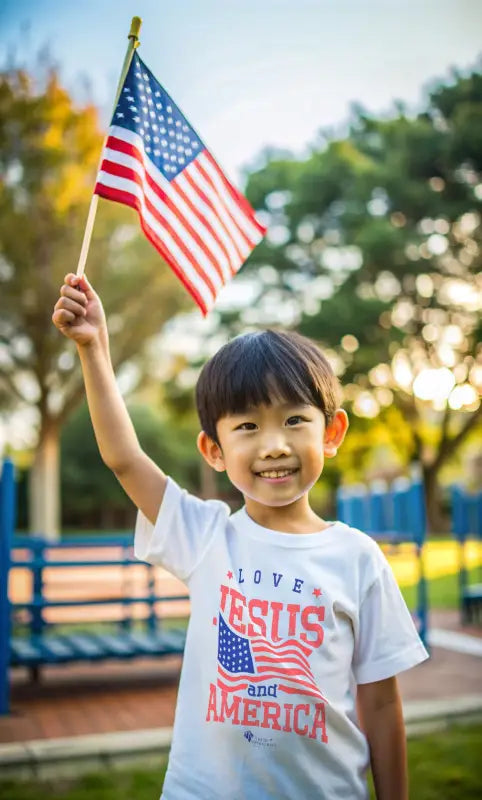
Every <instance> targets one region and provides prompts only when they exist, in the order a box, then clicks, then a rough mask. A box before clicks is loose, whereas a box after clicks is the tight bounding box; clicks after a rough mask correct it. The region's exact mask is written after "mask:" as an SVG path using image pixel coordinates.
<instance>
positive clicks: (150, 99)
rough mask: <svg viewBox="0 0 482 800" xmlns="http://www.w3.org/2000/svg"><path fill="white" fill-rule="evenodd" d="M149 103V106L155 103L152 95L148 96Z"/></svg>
mask: <svg viewBox="0 0 482 800" xmlns="http://www.w3.org/2000/svg"><path fill="white" fill-rule="evenodd" d="M147 105H148V106H152V105H154V100H153V99H152V97H148V98H147Z"/></svg>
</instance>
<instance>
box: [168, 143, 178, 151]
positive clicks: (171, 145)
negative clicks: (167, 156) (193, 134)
mask: <svg viewBox="0 0 482 800" xmlns="http://www.w3.org/2000/svg"><path fill="white" fill-rule="evenodd" d="M169 147H170V148H171V150H175V149H176V145H175V143H174V142H171V144H170V145H169Z"/></svg>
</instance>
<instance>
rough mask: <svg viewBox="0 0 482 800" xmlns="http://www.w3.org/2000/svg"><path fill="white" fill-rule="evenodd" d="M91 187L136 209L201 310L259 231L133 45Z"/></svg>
mask: <svg viewBox="0 0 482 800" xmlns="http://www.w3.org/2000/svg"><path fill="white" fill-rule="evenodd" d="M94 192H95V194H98V195H100V196H101V197H105V198H107V199H108V200H115V201H117V202H119V203H124V204H125V205H128V206H131V207H132V208H135V209H136V210H137V212H138V214H139V219H140V223H141V227H142V230H143V231H144V233H145V235H146V237H147V238H148V239H149V241H150V242H151V243H152V244H153V245H154V247H155V248H156V249H157V250H158V251H159V253H160V254H161V256H162V257H163V258H164V259H165V260H166V262H167V263H168V264H169V265H170V267H171V268H172V269H173V271H174V272H175V274H176V275H177V277H178V278H179V279H180V280H181V281H182V282H183V284H184V286H185V287H186V289H187V290H188V292H190V294H191V295H192V297H193V298H194V300H195V301H196V303H197V304H198V305H199V307H200V309H201V311H202V313H203V314H206V313H207V312H208V311H209V309H211V308H212V306H213V304H214V302H215V299H216V297H217V295H218V293H219V291H220V289H221V288H222V287H223V286H224V284H225V283H226V282H227V281H228V280H229V279H230V278H231V277H232V276H233V275H234V274H235V273H236V272H237V271H238V270H239V269H240V267H241V266H242V265H243V263H244V262H245V261H246V259H247V257H248V255H249V254H250V252H251V251H252V250H253V248H254V247H255V246H256V244H258V242H260V241H261V239H262V238H263V235H264V233H265V228H264V227H263V226H262V225H261V224H260V223H259V222H258V221H257V220H256V217H255V215H254V211H253V209H252V208H251V206H250V205H249V203H248V201H247V200H246V199H245V198H244V197H243V195H242V194H241V193H240V192H238V190H237V189H236V188H235V187H234V186H233V185H232V184H231V183H230V182H229V180H228V179H227V178H226V176H225V175H224V174H223V172H222V171H221V169H220V168H219V166H218V165H217V163H216V161H215V160H214V158H213V157H212V155H211V154H210V153H209V152H208V150H206V148H205V146H204V144H203V142H202V141H201V139H200V138H199V136H198V135H197V133H195V131H194V130H193V129H192V127H191V126H190V124H189V122H188V121H187V120H186V118H185V117H184V115H183V114H182V112H181V111H180V110H179V108H178V107H177V106H176V104H175V103H174V102H173V100H172V99H171V98H170V96H169V95H168V93H167V92H166V90H165V89H163V87H162V86H161V85H160V84H159V83H158V82H157V80H156V79H155V77H154V76H153V74H152V72H150V70H149V69H148V68H147V67H146V65H145V64H144V63H143V61H142V60H141V59H140V58H139V56H138V55H137V53H134V56H133V58H132V62H131V65H130V68H129V71H128V73H127V76H126V79H125V83H124V86H123V88H122V91H121V94H120V98H119V102H118V104H117V107H116V109H115V111H114V115H113V117H112V122H111V126H110V128H109V134H108V138H107V142H106V146H105V149H104V152H103V158H102V162H101V166H100V170H99V174H98V176H97V183H96V186H95V190H94Z"/></svg>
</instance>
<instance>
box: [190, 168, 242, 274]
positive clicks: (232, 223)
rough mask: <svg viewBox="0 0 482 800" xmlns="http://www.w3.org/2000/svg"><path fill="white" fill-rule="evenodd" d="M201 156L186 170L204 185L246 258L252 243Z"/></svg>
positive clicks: (204, 189) (234, 241) (212, 203)
mask: <svg viewBox="0 0 482 800" xmlns="http://www.w3.org/2000/svg"><path fill="white" fill-rule="evenodd" d="M201 158H202V157H199V158H198V159H196V161H193V162H192V164H190V165H189V167H188V169H187V170H186V172H189V174H191V175H192V176H193V178H194V180H195V182H196V183H197V184H199V185H200V186H201V187H202V189H203V191H204V193H205V194H206V195H207V197H208V199H209V202H210V203H211V205H212V206H213V208H214V210H215V212H216V214H217V215H218V216H219V218H220V220H221V221H222V222H223V224H224V226H225V228H226V230H227V231H228V233H229V235H230V237H231V239H232V240H233V244H234V246H235V247H236V249H237V251H238V252H239V254H240V257H241V258H242V259H243V260H244V259H245V258H247V256H248V255H249V253H250V252H251V245H250V243H249V242H248V241H247V239H246V237H245V236H244V234H243V233H242V231H241V230H240V228H239V226H238V224H237V222H236V220H235V219H233V216H232V214H231V212H230V210H229V209H228V208H227V207H226V205H225V204H224V202H223V200H222V198H220V197H219V194H218V193H217V191H216V187H215V186H214V185H213V182H212V181H211V179H210V176H209V175H208V174H207V172H206V170H205V169H204V167H203V164H202V161H201Z"/></svg>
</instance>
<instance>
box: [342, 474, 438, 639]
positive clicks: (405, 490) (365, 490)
mask: <svg viewBox="0 0 482 800" xmlns="http://www.w3.org/2000/svg"><path fill="white" fill-rule="evenodd" d="M336 499H337V517H338V519H340V520H342V521H343V522H346V524H347V525H351V526H352V527H353V528H359V529H360V530H362V531H363V532H364V533H368V534H369V535H370V536H372V537H373V538H374V539H375V540H376V541H377V542H379V543H380V544H388V545H399V544H403V543H406V542H408V543H410V544H412V545H413V551H414V556H415V558H416V559H417V568H418V581H417V604H416V608H415V609H413V610H412V614H413V616H414V618H415V621H416V624H417V630H418V632H419V635H420V638H421V639H422V641H423V643H424V644H425V646H427V633H428V596H427V582H426V578H425V571H424V559H423V548H424V544H425V539H426V532H427V525H426V514H425V494H424V487H423V483H422V480H421V479H418V478H417V477H414V478H412V479H411V480H410V479H409V478H402V477H401V478H396V480H394V481H393V483H392V484H391V486H388V485H387V483H386V481H380V480H379V481H373V482H372V483H370V485H369V486H365V485H363V484H357V485H355V486H342V487H340V488H339V489H338V491H337V498H336Z"/></svg>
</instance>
